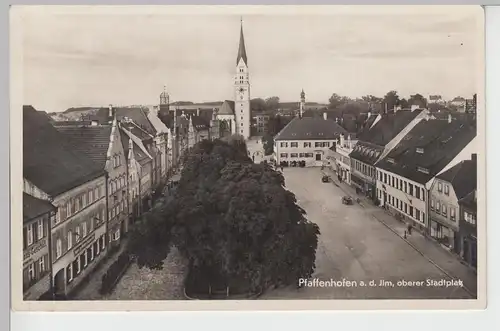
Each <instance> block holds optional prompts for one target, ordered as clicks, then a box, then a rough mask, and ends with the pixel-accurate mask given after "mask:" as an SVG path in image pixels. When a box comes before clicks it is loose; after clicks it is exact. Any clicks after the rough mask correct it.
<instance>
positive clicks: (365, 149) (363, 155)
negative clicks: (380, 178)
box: [349, 141, 384, 165]
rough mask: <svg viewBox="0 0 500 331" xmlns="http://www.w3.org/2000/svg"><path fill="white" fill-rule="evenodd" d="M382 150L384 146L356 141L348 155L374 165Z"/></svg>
mask: <svg viewBox="0 0 500 331" xmlns="http://www.w3.org/2000/svg"><path fill="white" fill-rule="evenodd" d="M383 151H384V147H381V146H378V145H374V144H371V143H369V142H366V141H358V143H357V144H356V146H354V149H353V150H352V152H351V153H349V157H350V158H352V159H356V160H358V161H361V162H364V163H366V164H370V165H374V164H375V162H377V160H378V159H379V157H380V155H382V152H383Z"/></svg>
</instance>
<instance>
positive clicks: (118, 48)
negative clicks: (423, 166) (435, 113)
mask: <svg viewBox="0 0 500 331" xmlns="http://www.w3.org/2000/svg"><path fill="white" fill-rule="evenodd" d="M425 8H427V9H426V10H396V11H394V10H392V11H391V10H387V11H386V10H385V9H380V8H379V9H378V10H357V9H352V8H351V9H350V10H348V11H336V10H332V11H325V10H323V11H318V10H295V11H291V10H281V11H280V10H277V9H276V8H274V10H273V11H267V12H266V11H245V10H239V12H235V11H234V10H233V11H230V12H228V11H221V12H217V10H213V11H212V12H210V13H208V12H206V13H205V14H203V11H199V10H198V11H192V12H190V11H188V10H184V11H181V12H175V13H174V12H172V11H168V10H164V8H160V9H158V10H151V9H148V10H135V9H131V8H128V9H127V10H123V11H120V10H118V9H113V10H112V11H110V10H109V8H108V10H100V9H98V8H97V9H96V8H93V9H92V10H83V9H82V10H81V11H79V10H76V9H75V8H73V9H72V10H71V11H68V12H65V11H62V10H59V11H57V10H48V9H45V10H36V9H31V10H28V11H26V12H23V19H22V23H21V24H20V26H17V27H13V28H22V41H21V44H22V56H23V59H22V69H23V73H22V79H23V103H24V104H31V105H33V106H34V107H35V108H37V109H39V110H45V111H47V112H53V111H64V110H65V109H67V108H69V107H80V106H106V105H108V104H113V105H132V104H134V105H137V104H145V105H152V104H156V103H158V102H159V94H160V93H161V92H162V91H163V87H164V86H166V89H167V91H168V92H169V94H170V98H171V101H180V100H182V101H186V100H188V101H193V102H204V101H217V100H225V99H232V98H233V75H234V73H235V70H236V69H235V66H236V55H237V50H238V42H239V33H240V17H241V18H242V20H243V30H244V35H245V44H246V50H247V55H248V62H249V63H248V65H249V72H250V82H251V97H252V98H258V97H261V98H266V97H269V96H275V95H276V96H279V97H280V99H281V100H282V101H298V100H299V98H300V91H301V89H304V91H305V92H306V99H307V101H315V102H321V103H323V102H328V98H329V97H330V96H331V94H332V93H337V94H340V95H346V96H349V97H361V96H363V95H367V94H373V95H376V96H383V95H384V94H385V93H387V92H388V91H390V90H396V91H398V93H399V94H400V95H401V96H402V97H407V96H409V95H410V94H415V93H420V94H422V95H424V96H428V95H429V94H440V95H442V96H443V97H444V98H446V99H451V98H453V97H455V96H459V95H460V96H464V97H470V96H471V95H472V94H473V93H476V92H477V84H478V82H477V72H478V65H479V64H480V63H479V62H478V58H479V57H478V54H479V55H480V54H481V53H480V52H482V51H483V50H482V49H480V47H479V46H478V42H477V41H478V38H480V37H481V34H479V30H478V28H477V27H478V22H479V19H480V18H481V17H480V15H479V16H478V11H477V10H459V11H454V10H450V9H447V10H436V11H434V10H433V8H432V7H425ZM449 8H450V7H449ZM143 9H144V8H143Z"/></svg>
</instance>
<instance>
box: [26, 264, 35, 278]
mask: <svg viewBox="0 0 500 331" xmlns="http://www.w3.org/2000/svg"><path fill="white" fill-rule="evenodd" d="M28 277H29V280H30V281H32V280H34V279H35V264H34V263H30V265H29V266H28Z"/></svg>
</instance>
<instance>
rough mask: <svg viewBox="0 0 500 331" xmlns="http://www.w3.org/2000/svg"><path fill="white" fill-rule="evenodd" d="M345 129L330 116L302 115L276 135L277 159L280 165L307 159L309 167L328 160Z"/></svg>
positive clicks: (322, 163) (275, 155) (275, 149)
mask: <svg viewBox="0 0 500 331" xmlns="http://www.w3.org/2000/svg"><path fill="white" fill-rule="evenodd" d="M343 133H345V130H344V129H343V128H342V127H340V126H339V125H338V124H337V123H336V122H335V121H333V120H329V119H327V118H326V116H325V117H324V118H312V117H308V118H300V117H296V118H294V119H293V120H292V121H290V122H289V123H288V124H287V125H286V126H285V127H284V128H283V129H282V130H281V131H280V132H279V133H278V134H277V135H276V137H275V139H274V159H275V160H276V162H277V163H278V165H280V164H282V162H283V165H292V166H293V164H294V162H295V164H296V163H297V162H300V161H303V162H305V165H306V167H311V166H324V165H326V164H327V163H328V159H327V156H328V155H329V152H330V148H331V147H333V146H334V145H335V142H336V141H337V139H338V138H339V136H340V134H343Z"/></svg>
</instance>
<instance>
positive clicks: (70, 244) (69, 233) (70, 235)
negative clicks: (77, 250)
mask: <svg viewBox="0 0 500 331" xmlns="http://www.w3.org/2000/svg"><path fill="white" fill-rule="evenodd" d="M71 247H73V232H71V230H70V231H68V249H71Z"/></svg>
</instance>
